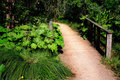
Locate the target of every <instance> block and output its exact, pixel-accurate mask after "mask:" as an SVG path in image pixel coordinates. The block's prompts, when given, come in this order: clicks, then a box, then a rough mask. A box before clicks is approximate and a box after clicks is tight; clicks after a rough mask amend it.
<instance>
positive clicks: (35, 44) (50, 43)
mask: <svg viewBox="0 0 120 80" xmlns="http://www.w3.org/2000/svg"><path fill="white" fill-rule="evenodd" d="M53 26H54V30H53V31H50V30H49V27H48V25H46V24H45V23H41V24H39V25H38V26H35V25H30V24H29V25H22V26H19V27H16V28H15V29H13V30H10V31H8V32H6V33H4V34H3V35H2V36H0V46H1V47H5V48H7V49H15V50H17V51H24V50H25V49H27V50H28V51H35V50H48V51H50V53H55V54H54V55H57V54H58V46H61V47H63V46H64V42H63V37H62V36H61V32H60V30H59V29H58V25H56V24H54V23H53Z"/></svg>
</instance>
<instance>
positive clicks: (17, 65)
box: [0, 23, 72, 80]
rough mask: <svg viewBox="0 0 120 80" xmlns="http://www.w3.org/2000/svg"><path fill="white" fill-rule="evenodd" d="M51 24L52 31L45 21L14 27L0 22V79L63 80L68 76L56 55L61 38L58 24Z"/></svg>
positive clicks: (67, 71)
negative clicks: (7, 26)
mask: <svg viewBox="0 0 120 80" xmlns="http://www.w3.org/2000/svg"><path fill="white" fill-rule="evenodd" d="M36 24H37V23H36ZM52 25H53V31H50V30H49V26H48V25H47V24H45V23H39V24H37V25H32V24H27V25H21V26H16V27H15V28H14V29H7V28H3V27H2V26H0V34H1V36H0V47H1V48H3V49H1V50H0V57H1V58H0V64H1V66H0V75H1V76H0V79H2V80H11V79H12V80H15V79H18V80H21V79H23V80H24V79H28V80H33V79H34V80H38V79H39V80H63V79H65V78H67V77H69V76H72V73H71V72H70V70H69V69H68V68H66V67H65V66H64V65H63V64H62V63H61V61H60V60H59V57H58V56H57V55H58V53H59V49H61V48H62V47H64V42H63V37H62V36H61V32H60V30H59V29H58V27H59V25H57V24H55V23H53V24H52ZM60 47H61V48H60ZM3 64H4V65H3Z"/></svg>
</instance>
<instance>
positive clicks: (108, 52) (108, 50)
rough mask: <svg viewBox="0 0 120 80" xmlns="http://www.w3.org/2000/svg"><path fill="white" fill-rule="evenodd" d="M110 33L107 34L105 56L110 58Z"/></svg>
mask: <svg viewBox="0 0 120 80" xmlns="http://www.w3.org/2000/svg"><path fill="white" fill-rule="evenodd" d="M111 49H112V34H109V33H108V34H107V44H106V57H107V58H111Z"/></svg>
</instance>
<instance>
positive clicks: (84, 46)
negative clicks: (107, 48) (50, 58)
mask: <svg viewBox="0 0 120 80" xmlns="http://www.w3.org/2000/svg"><path fill="white" fill-rule="evenodd" d="M57 24H59V25H60V31H61V32H62V36H63V38H64V43H65V47H64V48H63V51H64V53H63V54H60V55H59V56H60V58H61V60H62V61H63V62H64V63H65V64H66V65H67V66H68V67H69V68H70V69H71V71H72V72H73V73H74V74H75V76H74V77H72V78H71V79H69V80H117V79H116V77H115V76H114V73H113V72H112V71H111V70H109V69H107V67H106V66H105V65H103V64H101V59H102V56H101V55H100V54H99V53H98V51H97V50H96V49H95V48H94V47H93V46H92V45H91V44H90V43H89V41H87V40H84V39H83V38H82V37H80V35H78V33H77V32H75V31H73V30H72V29H71V28H70V27H69V26H68V25H66V24H62V23H57Z"/></svg>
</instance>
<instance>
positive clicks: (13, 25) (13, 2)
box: [11, 0, 15, 29]
mask: <svg viewBox="0 0 120 80" xmlns="http://www.w3.org/2000/svg"><path fill="white" fill-rule="evenodd" d="M14 4H15V0H12V14H11V15H12V23H11V28H12V29H13V28H14V27H15V24H14V23H15V17H14Z"/></svg>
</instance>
